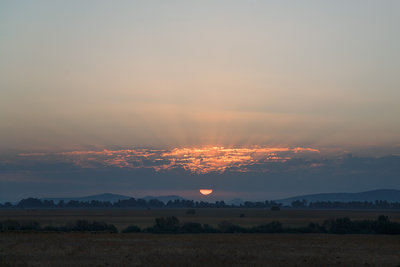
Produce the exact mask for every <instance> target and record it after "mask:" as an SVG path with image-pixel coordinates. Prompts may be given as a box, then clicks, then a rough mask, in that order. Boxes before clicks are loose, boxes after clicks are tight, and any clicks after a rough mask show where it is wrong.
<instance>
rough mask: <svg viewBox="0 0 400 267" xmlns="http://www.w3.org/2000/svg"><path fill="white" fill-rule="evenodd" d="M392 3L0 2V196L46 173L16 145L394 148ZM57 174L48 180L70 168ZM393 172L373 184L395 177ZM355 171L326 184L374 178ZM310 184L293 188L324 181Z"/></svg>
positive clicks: (396, 6) (397, 144)
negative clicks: (354, 176)
mask: <svg viewBox="0 0 400 267" xmlns="http://www.w3.org/2000/svg"><path fill="white" fill-rule="evenodd" d="M399 13H400V1H367V0H363V1H361V0H360V1H234V0H229V1H228V0H226V1H205V0H204V1H203V0H202V1H149V0H146V1H73V0H71V1H56V0H51V1H50V0H49V1H7V0H3V1H0V152H1V153H0V154H3V155H10V154H7V153H11V154H12V153H14V154H12V155H13V157H14V156H16V155H20V156H19V157H18V156H16V157H17V158H12V159H11V156H10V157H9V156H4V157H3V159H2V161H1V162H0V163H1V164H0V167H1V168H3V169H0V183H3V184H2V189H3V192H4V191H7V192H15V193H14V195H12V196H17V195H18V188H20V187H19V186H21V185H23V186H25V187H26V188H27V190H25V191H24V192H27V193H26V194H28V193H29V190H28V189H29V188H34V186H31V184H30V183H36V184H37V185H39V184H38V183H39V180H40V179H44V178H43V175H44V176H45V177H50V176H51V175H49V174H46V175H47V176H46V175H45V174H43V173H42V172H39V171H38V169H40V168H42V167H43V168H45V165H43V161H40V164H39V163H38V162H36V159H35V160H34V159H32V157H33V158H34V157H35V156H32V155H31V156H32V157H30V158H31V160H32V161H31V162H30V163H29V164H28V163H26V160H27V159H24V163H23V164H22V163H21V157H24V156H21V155H22V154H18V153H24V152H26V153H38V152H46V153H65V152H68V151H69V152H71V151H103V149H115V150H117V151H120V150H121V151H123V150H124V149H134V148H153V149H173V148H182V147H193V146H195V147H213V146H224V147H228V148H234V147H239V148H243V147H253V148H254V147H261V148H265V147H284V148H290V149H294V148H296V147H303V148H312V149H318V150H320V151H325V152H326V153H328V152H329V153H333V152H335V153H338V152H340V153H349V152H350V153H354V154H355V155H358V156H368V157H376V156H384V155H396V154H397V155H399V154H400V119H399V116H400V104H399V99H400V73H399V70H400V27H399V25H400V16H399ZM293 151H294V150H293ZM85 153H86V152H85ZM160 153H161V152H160ZM340 153H339V154H340ZM46 155H47V154H46ZM54 155H60V154H54ZM85 155H90V153H89V154H85ZM296 155H297V154H296ZM266 156H268V155H266ZM269 156H271V155H269ZM278 156H279V155H278ZM47 157H50V156H48V155H47ZM196 157H197V156H196ZM196 157H195V159H196V160H198V158H196ZM246 157H250V158H246V160H249V159H251V160H252V159H253V158H252V156H246ZM296 157H300V158H301V157H302V156H301V155H297V156H296ZM50 158H51V157H50ZM293 158H294V157H291V158H290V159H291V160H292V159H293ZM46 159H48V158H46ZM13 160H15V162H14V161H13ZM103 160H105V162H107V160H111V159H103ZM157 160H165V159H157ZM168 160H169V161H168V162H167V163H165V164H172V163H174V164H175V163H176V162H177V161H176V159H171V158H168ZM303 160H305V159H303ZM320 160H323V156H321V158H320ZM178 161H179V160H178ZM289 161H290V160H289ZM171 162H172V163H171ZM193 162H194V161H193ZM201 162H203V161H201ZM253 163H254V162H253ZM10 164H11V165H13V164H14V165H13V166H14V167H12V168H11V167H10V166H11V165H10ZM26 164H28V165H29V166H30V167H29V168H26ZM35 164H38V165H37V166H36V165H35ZM75 164H76V162H75ZM201 164H203V163H201ZM307 164H308V163H307ZM307 164H306V165H307ZM310 164H312V163H310ZM315 164H320V163H319V162H317V163H315ZM15 166H20V167H15ZM23 166H25V167H23ZM32 166H34V167H32ZM40 166H41V167H40ZM74 166H76V165H74ZM288 166H289V165H288ZM296 166H297V165H296ZM307 166H308V165H307ZM329 166H331V165H329ZM332 166H335V165H334V164H333V165H332ZM379 166H381V165H379ZM383 166H384V165H382V166H381V167H379V168H382V170H383V169H384V167H383ZM80 167H82V166H80ZM18 168H21V169H18ZM32 168H34V169H35V168H36V169H35V171H37V172H36V173H35V175H33V174H32V173H30V172H31V171H32ZM274 168H275V167H274ZM332 168H333V167H332ZM354 168H355V169H352V170H353V171H354V170H356V169H357V168H356V167H354ZM185 170H186V169H185ZM329 170H331V169H329V168H328V169H325V172H324V173H325V174H326V173H330V174H331V172H330V171H329ZM24 171H25V172H24ZM81 171H82V170H81ZM186 171H187V170H186ZM57 173H58V174H57V175H55V176H54V177H58V178H54V177H53V178H51V179H59V180H57V183H64V182H65V181H66V180H65V179H67V178H65V177H67V176H68V177H71V176H73V174H71V173H70V174H68V175H67V174H66V173H63V172H62V169H61V170H58V171H57ZM67 173H68V172H67ZM79 173H80V174H79V175H83V174H82V172H79ZM136 173H137V171H136ZM349 173H350V172H349ZM114 174H115V173H114ZM114 174H113V175H114ZM398 174H399V172H398V170H397V169H395V170H394V171H393V172H392V173H390V174H389V176H388V177H389V178H387V179H388V180H387V183H382V186H387V187H390V186H400V184H399V183H396V182H395V181H396V180H395V177H398ZM91 175H95V174H93V173H92V174H91ZM110 175H111V174H110ZM147 175H150V176H151V177H153V178H154V177H156V176H157V175H156V176H154V173H153V174H147ZM170 175H172V174H170ZM196 175H199V174H196ZM220 175H221V177H220V179H221V180H220V181H226V180H224V179H225V178H223V174H220ZM279 175H283V176H282V177H284V174H282V173H281V174H279ZM279 175H278V174H277V176H276V177H281V176H279ZM302 175H303V174H302ZM103 176H104V175H103ZM106 176H107V175H105V176H104V177H106ZM200 176H201V175H200ZM306 176H307V175H305V174H304V177H306ZM35 177H36V178H35ZM60 177H64V178H60ZM107 177H108V176H107ZM110 177H111V176H110ZM135 177H136V176H135ZM137 177H139V176H137ZM168 177H170V176H168ZM190 177H192V176H190ZM248 177H250V176H248ZM257 177H258V178H257V179H261V178H260V177H263V176H262V175H261V176H257ZM285 177H286V176H285ZM302 177H303V176H302ZM343 177H347V178H348V176H343ZM343 177H342V178H343ZM360 177H361V176H360ZM360 177H358V178H357V179H358V180H357V181H358V182H359V184H358V185H359V186H358V187H357V186H353V185H352V186H350V187H340V188H338V190H339V189H341V190H342V191H343V190H344V191H345V190H346V188H348V189H349V190H357V188H358V189H369V188H375V187H379V183H378V181H379V179H380V178H381V177H378V176H370V178H369V179H371V180H370V185H369V186H363V185H362V182H361V181H362V180H361V178H360ZM390 177H391V178H390ZM347 178H346V179H347ZM35 179H36V180H35ZM46 179H47V178H46ZM49 179H50V178H49ZM63 179H64V180H63ZM88 179H89V178H88ZM104 179H105V180H107V179H109V178H104ZM135 179H141V178H135ZM154 179H156V178H154ZM171 179H172V178H171ZM210 179H211V178H210ZM213 179H214V178H213ZM243 179H244V178H243ZM246 179H250V178H246ZM255 179H256V178H255ZM257 179H256V180H257ZM271 179H272V178H271ZM343 179H345V178H343ZM89 180H90V179H89ZM89 180H88V181H89ZM211 180H212V179H211ZM211 180H210V181H211ZM283 180H284V179H283ZM17 181H18V182H17ZM24 181H25V182H26V183H24ZM102 181H104V180H102ZM107 181H109V180H107ZM243 181H244V180H243ZM260 181H262V179H261V180H260ZM292 182H293V181H291V182H290V183H289V182H282V183H281V184H280V185H278V184H277V186H276V187H275V188H274V189H271V190H272V191H273V192H275V195H276V194H278V193H277V192H280V191H279V190H281V187H285V186H288V185H289V184H291V183H292ZM297 182H298V183H300V180H299V181H297ZM13 183H14V184H13ZM16 183H19V184H16ZM71 183H72V182H71ZM178 183H179V181H178V180H174V182H172V180H171V183H170V184H168V186H166V187H168V188H171V190H173V189H174V188H176V187H174V185H176V184H178ZM260 183H261V182H260ZM260 183H255V184H254V185H253V187H251V188H252V189H251V188H250V187H249V189H248V191H254V190H258V189H260V188H262V186H261V187H260V186H259V185H260ZM243 184H244V182H242V183H237V184H236V186H237V187H238V188H239V187H243ZM325 184H326V183H325ZM328 184H329V183H328ZM74 185H76V184H74ZM114 185H115V186H117V185H119V186H120V187H119V188H120V189H121V188H123V186H121V183H118V182H116V183H115V184H114ZM320 185H321V186H320V187H318V186H316V187H315V188H314V189H311V187H309V188H307V187H304V188H303V189H301V190H300V189H299V190H300V191H301V192H310V191H312V190H317V191H318V190H325V191H327V190H328V189H332V187H329V186H325V187H323V186H322V185H323V182H320ZM71 186H73V184H71ZM199 186H200V185H199ZM265 186H266V185H265ZM292 187H293V188H292V189H293V190H292V191H290V192H295V189H296V188H299V187H297V183H294V185H293V186H292ZM6 188H9V189H10V190H11V188H14V189H15V190H14V191H12V190H11V191H8V189H6ZM50 188H52V187H51V186H50V185H48V186H47V187H43V188H42V189H41V191H40V190H39V191H40V192H42V193H41V194H42V195H46V190H50V191H51V190H52V189H50ZM61 188H62V187H61ZM146 188H147V189H148V190H151V186H150V185H148V186H147V187H146V186H143V187H142V189H143V190H145V189H146ZM221 188H222V189H223V187H221ZM232 188H234V187H231V188H230V189H229V190H233V189H232ZM324 188H325V189H324ZM53 189H54V188H53ZM147 189H146V190H147ZM222 189H221V190H222ZM85 190H86V191H82V193H84V192H89V191H90V190H87V188H86V189H85ZM96 190H97V189H96ZM96 190H92V191H93V192H94V191H96ZM132 190H133V189H132ZM182 190H183V189H182ZM260 190H261V189H260ZM263 190H267V189H266V187H265V188H264V189H263ZM282 190H283V189H282ZM288 190H289V189H288ZM332 190H333V189H332ZM0 191H1V188H0ZM39 191H37V192H39ZM92 191H90V192H92ZM97 191H104V190H103V189H101V187H99V188H98V190H97ZM97 191H96V192H97ZM117 191H118V190H117ZM47 192H48V191H47ZM282 192H283V191H282ZM286 192H289V191H286ZM0 193H1V192H0ZM10 194H12V193H10ZM284 194H285V193H284V192H283V193H282V195H284ZM21 195H23V194H21ZM10 196H11V195H10ZM0 200H1V199H0Z"/></svg>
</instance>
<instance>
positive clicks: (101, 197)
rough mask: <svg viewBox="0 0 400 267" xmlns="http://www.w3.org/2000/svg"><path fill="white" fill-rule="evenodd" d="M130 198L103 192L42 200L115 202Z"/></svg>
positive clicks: (56, 201)
mask: <svg viewBox="0 0 400 267" xmlns="http://www.w3.org/2000/svg"><path fill="white" fill-rule="evenodd" d="M130 198H131V197H128V196H124V195H118V194H110V193H105V194H98V195H93V196H86V197H60V198H43V200H53V201H54V202H55V203H58V202H60V201H61V200H63V201H64V202H68V201H71V200H75V201H81V202H90V201H92V200H97V201H108V202H117V201H118V200H125V199H130Z"/></svg>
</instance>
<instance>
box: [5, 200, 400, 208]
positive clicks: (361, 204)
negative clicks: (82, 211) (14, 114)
mask: <svg viewBox="0 0 400 267" xmlns="http://www.w3.org/2000/svg"><path fill="white" fill-rule="evenodd" d="M0 208H269V209H271V210H280V209H281V208H295V209H400V202H388V201H386V200H377V201H374V202H368V201H351V202H339V201H316V202H307V201H306V200H296V201H293V202H292V203H291V204H290V205H287V206H283V205H282V204H281V203H278V202H275V201H273V200H271V201H269V200H266V201H245V202H243V203H241V204H240V205H232V204H227V203H225V202H224V201H216V202H214V203H212V202H204V201H193V200H185V199H176V200H170V201H168V202H167V203H164V202H162V201H160V200H157V199H150V200H145V199H135V198H130V199H125V200H118V201H116V202H110V201H98V200H92V201H77V200H70V201H67V202H64V201H63V200H61V201H59V202H57V203H56V202H54V201H53V200H42V199H38V198H26V199H22V200H21V201H19V202H18V203H16V204H12V203H10V202H6V203H4V204H1V203H0Z"/></svg>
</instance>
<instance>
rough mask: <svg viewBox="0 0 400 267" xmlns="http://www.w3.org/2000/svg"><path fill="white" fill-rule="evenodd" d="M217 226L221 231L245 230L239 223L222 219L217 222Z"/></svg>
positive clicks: (239, 231) (236, 231)
mask: <svg viewBox="0 0 400 267" xmlns="http://www.w3.org/2000/svg"><path fill="white" fill-rule="evenodd" d="M218 228H219V230H220V231H221V232H222V233H244V232H247V231H246V228H243V227H241V226H239V225H234V224H232V223H231V222H228V221H223V222H221V223H220V224H218Z"/></svg>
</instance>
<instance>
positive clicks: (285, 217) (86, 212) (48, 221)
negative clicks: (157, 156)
mask: <svg viewBox="0 0 400 267" xmlns="http://www.w3.org/2000/svg"><path fill="white" fill-rule="evenodd" d="M187 211H188V209H0V221H1V220H5V219H12V220H17V221H20V222H24V221H30V220H36V221H38V222H39V223H40V224H41V225H53V226H60V225H64V224H65V223H68V222H73V221H75V220H78V219H85V220H92V221H93V220H95V221H104V222H107V223H111V224H114V225H115V226H116V227H117V228H118V229H119V230H122V229H123V228H125V227H127V226H128V225H131V224H135V225H137V226H139V227H141V228H144V227H147V226H151V225H153V224H154V219H155V218H157V217H162V216H176V217H178V218H179V220H180V221H181V222H199V223H203V224H204V223H207V224H210V225H212V226H217V225H218V223H220V222H221V221H224V220H227V221H230V222H232V223H234V224H237V225H241V226H245V227H247V226H255V225H260V224H263V223H268V222H271V221H280V222H281V223H282V224H283V225H284V226H293V227H298V226H306V225H307V224H308V223H309V222H317V223H322V222H323V221H324V220H325V219H328V218H338V217H349V218H350V219H352V220H353V219H354V220H361V219H371V220H373V219H376V218H377V217H378V216H379V215H381V214H384V215H386V216H389V219H390V220H391V221H396V222H400V212H398V211H387V210H386V211H376V210H372V211H366V210H281V211H271V210H269V209H239V208H238V209H196V212H195V214H193V215H190V214H187ZM240 215H244V217H240Z"/></svg>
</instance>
